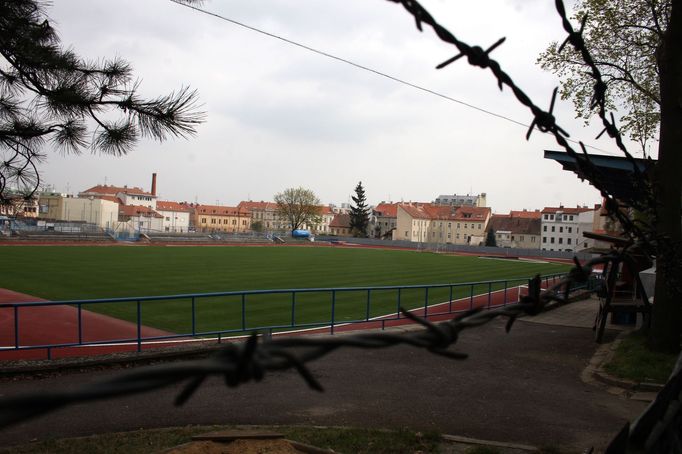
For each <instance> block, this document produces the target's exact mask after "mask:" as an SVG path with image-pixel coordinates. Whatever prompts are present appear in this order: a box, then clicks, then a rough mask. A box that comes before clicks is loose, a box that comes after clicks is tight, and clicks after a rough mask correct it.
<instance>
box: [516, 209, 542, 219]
mask: <svg viewBox="0 0 682 454" xmlns="http://www.w3.org/2000/svg"><path fill="white" fill-rule="evenodd" d="M509 215H510V216H511V217H513V218H528V219H540V218H541V217H542V213H540V210H535V211H527V210H523V211H510V212H509Z"/></svg>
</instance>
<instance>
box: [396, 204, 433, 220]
mask: <svg viewBox="0 0 682 454" xmlns="http://www.w3.org/2000/svg"><path fill="white" fill-rule="evenodd" d="M398 206H399V207H400V209H402V210H404V211H405V212H406V213H407V214H408V215H409V216H410V217H412V218H414V219H431V216H429V214H428V213H427V212H426V211H425V210H424V207H421V206H416V205H410V204H407V203H401V204H400V205H398Z"/></svg>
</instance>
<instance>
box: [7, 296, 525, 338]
mask: <svg viewBox="0 0 682 454" xmlns="http://www.w3.org/2000/svg"><path fill="white" fill-rule="evenodd" d="M522 287H525V288H527V287H528V286H527V285H525V284H521V285H519V286H518V292H519V294H520V293H521V288H522ZM516 288H517V286H514V287H508V288H507V291H509V290H512V289H516ZM500 292H504V289H500V290H494V291H492V292H490V294H491V295H492V294H495V293H500ZM487 294H488V292H485V293H479V294H477V295H473V298H474V300H475V299H476V298H478V297H481V296H485V295H487ZM471 298H472V297H471V295H469V296H466V297H464V298H459V299H456V300H452V304H455V303H458V302H462V301H467V300H470V299H471ZM445 304H450V301H443V302H441V303H434V304H429V305H428V306H427V307H428V308H435V307H438V306H442V305H445ZM511 304H513V303H511ZM423 310H424V306H421V307H417V308H414V309H410V310H409V312H417V311H423ZM397 315H398V312H391V313H389V314H384V315H378V316H376V317H372V318H369V319H368V320H366V322H372V321H379V320H381V319H383V318H387V317H391V316H397ZM390 320H391V321H393V320H395V319H390ZM355 324H357V323H338V324H334V328H338V327H342V326H348V325H355ZM329 329H331V325H322V326H318V327H314V328H303V329H297V330H290V331H279V332H276V333H272V336H282V335H285V334H298V333H305V332H308V331H320V330H325V331H327V330H329ZM189 336H191V334H189ZM248 337H250V335H243V336H228V337H220V338H218V337H205V338H201V339H181V338H178V339H164V340H158V341H145V340H142V345H166V344H191V343H196V342H213V341H218V339H220V340H221V341H232V340H240V339H246V338H248ZM131 345H137V342H104V343H101V344H88V345H73V346H69V347H60V348H88V347H90V348H92V347H95V348H96V347H115V346H131ZM25 347H30V346H28V345H26V346H25ZM0 349H3V350H5V351H13V350H15V347H14V345H12V346H0Z"/></svg>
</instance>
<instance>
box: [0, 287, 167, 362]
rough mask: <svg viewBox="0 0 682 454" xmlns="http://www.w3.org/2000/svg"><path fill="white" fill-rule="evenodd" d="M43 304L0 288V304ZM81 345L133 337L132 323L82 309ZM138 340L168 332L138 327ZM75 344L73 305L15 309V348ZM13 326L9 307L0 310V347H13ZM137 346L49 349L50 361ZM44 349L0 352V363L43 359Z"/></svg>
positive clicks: (124, 349) (75, 314) (129, 348)
mask: <svg viewBox="0 0 682 454" xmlns="http://www.w3.org/2000/svg"><path fill="white" fill-rule="evenodd" d="M39 301H47V300H44V299H41V298H36V297H34V296H31V295H26V294H23V293H18V292H14V291H12V290H6V289H0V303H20V302H39ZM81 319H82V337H83V339H82V340H83V342H109V341H112V340H116V339H127V338H137V325H136V324H135V323H131V322H127V321H124V320H119V319H117V318H113V317H109V316H106V315H102V314H97V313H95V312H91V311H88V310H82V313H81ZM141 328H142V329H141V335H142V337H151V336H167V335H169V334H171V333H168V332H167V331H161V330H159V329H156V328H150V327H147V326H142V327H141ZM74 342H78V309H77V308H75V307H73V306H66V305H64V306H36V307H30V306H28V307H21V308H20V309H19V345H21V346H31V345H45V344H62V343H64V344H66V343H74ZM15 344H16V339H15V323H14V310H13V309H12V308H9V307H7V308H0V346H1V347H14V346H15ZM136 348H137V346H135V345H133V346H124V345H120V346H106V347H71V348H55V349H52V352H51V356H52V358H63V357H72V356H84V355H88V356H89V355H93V354H104V353H111V352H115V351H131V350H135V349H136ZM46 358H47V349H42V348H41V349H35V350H5V351H0V360H5V361H6V360H17V359H46Z"/></svg>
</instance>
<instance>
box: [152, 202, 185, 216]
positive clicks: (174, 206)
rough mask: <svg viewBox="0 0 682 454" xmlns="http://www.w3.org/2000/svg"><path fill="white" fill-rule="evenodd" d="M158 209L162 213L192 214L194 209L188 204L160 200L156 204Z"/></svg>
mask: <svg viewBox="0 0 682 454" xmlns="http://www.w3.org/2000/svg"><path fill="white" fill-rule="evenodd" d="M156 209H157V210H161V211H182V212H186V213H188V212H190V211H192V207H191V206H189V205H188V204H186V203H178V202H171V201H168V200H158V201H157V202H156Z"/></svg>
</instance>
